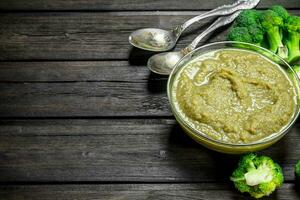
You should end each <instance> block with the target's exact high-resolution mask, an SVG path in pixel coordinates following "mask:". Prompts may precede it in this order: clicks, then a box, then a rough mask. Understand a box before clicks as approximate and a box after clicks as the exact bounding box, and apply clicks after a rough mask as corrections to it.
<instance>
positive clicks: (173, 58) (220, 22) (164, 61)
mask: <svg viewBox="0 0 300 200" xmlns="http://www.w3.org/2000/svg"><path fill="white" fill-rule="evenodd" d="M240 12H241V11H237V12H235V13H233V14H231V15H228V16H223V17H219V18H218V19H217V20H216V21H215V22H214V23H213V24H212V25H210V26H209V27H208V28H207V29H206V30H205V31H203V32H202V33H201V34H200V35H198V36H197V37H196V38H195V39H194V40H193V41H192V43H191V44H189V45H188V46H187V47H185V48H183V49H181V51H176V52H165V53H159V54H156V55H154V56H151V57H150V58H149V60H148V63H147V66H148V68H149V69H150V70H151V71H152V72H154V73H156V74H161V75H169V74H170V73H171V71H172V69H173V67H174V66H175V65H176V63H177V62H178V61H179V60H180V59H181V58H183V56H185V55H186V54H188V53H189V52H191V51H193V50H194V49H195V48H196V47H197V45H198V43H199V42H200V41H201V40H202V39H203V38H204V37H205V36H207V35H208V34H209V33H211V32H213V31H214V30H216V29H217V28H220V27H221V26H224V25H226V24H230V23H231V22H233V21H234V19H235V18H236V17H237V16H238V15H239V14H240Z"/></svg>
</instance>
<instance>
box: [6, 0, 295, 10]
mask: <svg viewBox="0 0 300 200" xmlns="http://www.w3.org/2000/svg"><path fill="white" fill-rule="evenodd" d="M232 2H234V0H222V1H218V0H210V1H200V0H188V1H182V0H151V1H149V0H111V1H108V0H88V1H87V0H64V1H61V0H51V1H49V0H26V1H24V0H1V1H0V10H19V11H20V10H99V11H111V10H128V11H134V10H153V11H155V10H204V9H205V10H207V9H213V8H215V7H217V6H220V5H223V4H230V3H232ZM274 4H280V5H283V6H284V7H286V8H300V4H299V1H298V0H261V2H260V3H259V5H258V8H269V7H270V6H272V5H274Z"/></svg>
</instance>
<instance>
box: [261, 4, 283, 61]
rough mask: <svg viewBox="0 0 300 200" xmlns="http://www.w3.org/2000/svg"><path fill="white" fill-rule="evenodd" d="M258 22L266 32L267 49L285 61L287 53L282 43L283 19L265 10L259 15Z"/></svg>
mask: <svg viewBox="0 0 300 200" xmlns="http://www.w3.org/2000/svg"><path fill="white" fill-rule="evenodd" d="M260 22H261V25H262V27H263V28H264V30H265V31H266V34H267V38H268V41H269V49H270V50H271V51H272V52H274V53H277V54H278V55H279V56H280V57H282V58H284V59H286V58H287V54H288V51H287V48H286V47H285V46H284V45H283V43H282V27H283V19H282V18H281V17H280V16H279V15H278V14H277V13H276V12H274V11H272V10H267V11H265V12H263V13H262V14H261V16H260Z"/></svg>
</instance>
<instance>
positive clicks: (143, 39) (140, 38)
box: [129, 0, 260, 52]
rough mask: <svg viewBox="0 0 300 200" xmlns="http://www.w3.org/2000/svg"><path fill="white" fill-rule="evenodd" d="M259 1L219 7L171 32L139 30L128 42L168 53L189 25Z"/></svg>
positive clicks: (250, 5) (138, 46)
mask: <svg viewBox="0 0 300 200" xmlns="http://www.w3.org/2000/svg"><path fill="white" fill-rule="evenodd" d="M259 1H260V0H238V1H236V2H235V3H233V4H231V5H223V6H220V7H218V8H216V9H213V10H211V11H209V12H206V13H204V14H201V15H198V16H196V17H193V18H191V19H189V20H188V21H186V22H185V23H184V24H182V25H180V26H177V27H175V28H174V29H172V30H164V29H158V28H145V29H139V30H136V31H134V32H133V33H131V35H130V36H129V42H130V44H132V45H133V46H135V47H137V48H140V49H144V50H149V51H156V52H159V51H168V50H170V49H172V48H173V47H174V46H175V45H176V43H177V40H178V38H179V37H180V35H181V34H182V32H183V31H184V30H185V29H186V28H187V27H189V26H190V25H191V24H193V23H195V22H197V21H200V20H201V19H204V18H207V17H212V16H220V15H229V14H232V13H234V12H236V11H238V10H244V9H251V8H254V7H255V6H256V5H257V4H258V3H259Z"/></svg>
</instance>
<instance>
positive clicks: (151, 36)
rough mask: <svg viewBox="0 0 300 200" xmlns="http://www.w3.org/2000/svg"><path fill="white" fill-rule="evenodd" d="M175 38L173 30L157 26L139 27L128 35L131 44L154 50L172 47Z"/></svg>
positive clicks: (166, 49) (165, 49)
mask: <svg viewBox="0 0 300 200" xmlns="http://www.w3.org/2000/svg"><path fill="white" fill-rule="evenodd" d="M177 39H178V38H177V37H176V35H175V34H174V32H173V31H167V30H163V29H158V28H144V29H139V30H136V31H134V32H133V33H132V34H131V35H130V36H129V42H130V44H132V45H133V46H135V47H137V48H140V49H144V50H148V51H155V52H160V51H168V50H170V49H172V48H173V47H174V46H175V44H176V42H177Z"/></svg>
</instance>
